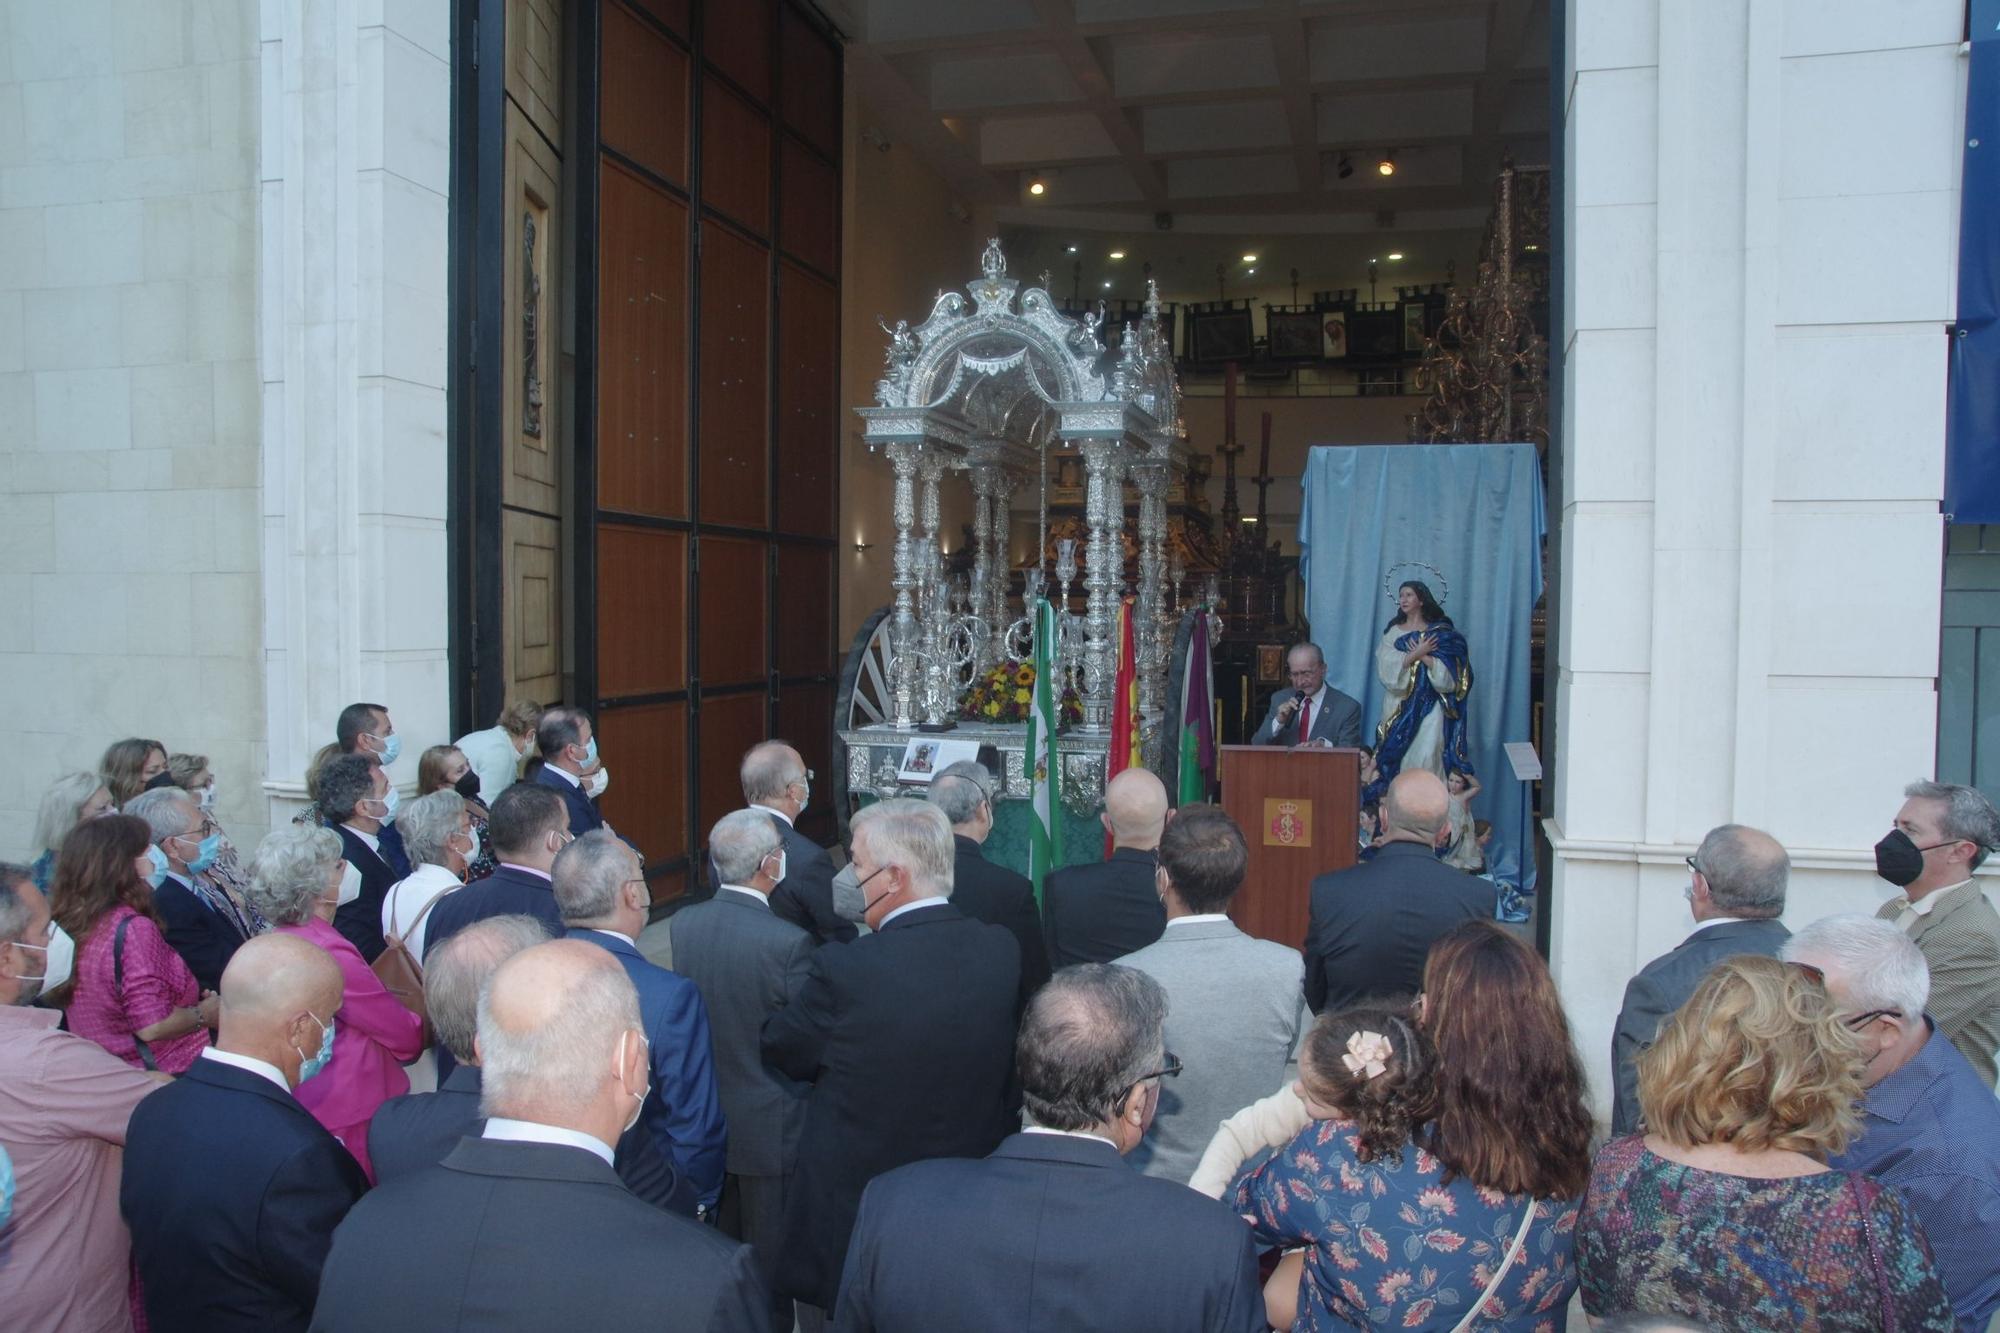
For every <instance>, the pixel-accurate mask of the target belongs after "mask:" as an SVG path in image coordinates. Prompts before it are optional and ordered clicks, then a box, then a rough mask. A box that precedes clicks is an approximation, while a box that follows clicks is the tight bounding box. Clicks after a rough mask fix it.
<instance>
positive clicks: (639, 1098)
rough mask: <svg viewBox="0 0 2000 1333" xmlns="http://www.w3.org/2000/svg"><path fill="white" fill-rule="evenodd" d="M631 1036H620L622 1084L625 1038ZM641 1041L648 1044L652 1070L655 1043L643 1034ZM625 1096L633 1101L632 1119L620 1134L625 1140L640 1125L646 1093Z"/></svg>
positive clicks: (647, 1048) (648, 1056)
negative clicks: (634, 1127) (633, 1127)
mask: <svg viewBox="0 0 2000 1333" xmlns="http://www.w3.org/2000/svg"><path fill="white" fill-rule="evenodd" d="M629 1035H631V1034H629V1033H624V1032H621V1033H619V1034H618V1077H619V1079H620V1081H621V1082H622V1081H623V1079H624V1077H625V1038H626V1037H627V1036H629ZM639 1040H640V1041H643V1042H645V1043H646V1056H647V1065H648V1067H649V1068H650V1067H651V1063H652V1054H653V1043H652V1042H651V1041H648V1040H647V1039H646V1037H645V1035H644V1034H643V1033H642V1034H641V1035H640V1037H639ZM646 1091H647V1092H650V1091H652V1089H650V1088H648V1089H647V1090H646ZM625 1095H626V1096H627V1097H630V1098H631V1099H632V1118H631V1119H629V1120H627V1121H626V1122H625V1128H624V1129H622V1130H620V1131H619V1132H618V1136H619V1137H620V1138H623V1137H624V1136H625V1135H627V1134H629V1133H631V1132H632V1126H634V1125H636V1124H638V1123H639V1117H640V1116H641V1115H642V1114H644V1113H645V1110H646V1092H627V1093H626V1094H625Z"/></svg>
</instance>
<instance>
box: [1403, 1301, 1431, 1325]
mask: <svg viewBox="0 0 2000 1333" xmlns="http://www.w3.org/2000/svg"><path fill="white" fill-rule="evenodd" d="M1436 1308H1437V1302H1436V1301H1434V1300H1432V1299H1431V1298H1430V1297H1428V1296H1426V1297H1424V1298H1423V1299H1422V1300H1420V1301H1418V1302H1416V1303H1415V1304H1413V1305H1411V1306H1410V1308H1409V1309H1407V1310H1405V1311H1403V1327H1404V1328H1415V1327H1416V1326H1417V1325H1419V1324H1421V1323H1423V1322H1424V1320H1426V1319H1428V1318H1430V1317H1431V1311H1432V1310H1434V1309H1436Z"/></svg>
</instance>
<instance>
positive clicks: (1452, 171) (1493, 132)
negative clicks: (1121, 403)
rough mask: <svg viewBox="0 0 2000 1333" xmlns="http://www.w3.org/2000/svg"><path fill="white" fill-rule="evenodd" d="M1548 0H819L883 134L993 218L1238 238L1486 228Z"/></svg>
mask: <svg viewBox="0 0 2000 1333" xmlns="http://www.w3.org/2000/svg"><path fill="white" fill-rule="evenodd" d="M1548 4H1549V0H821V7H822V8H823V9H824V10H825V11H826V12H827V14H828V15H829V17H831V18H832V19H833V20H834V22H835V23H836V24H837V25H839V26H840V27H841V28H842V29H843V30H844V31H845V32H846V33H848V35H849V36H850V37H851V38H852V39H853V40H852V43H851V45H850V46H849V48H848V77H849V79H850V81H851V82H852V83H853V84H854V86H855V87H856V88H857V89H858V91H859V93H860V96H861V98H862V101H863V104H864V107H865V110H864V116H866V117H867V118H868V121H869V124H870V126H871V128H873V129H875V130H878V131H879V132H880V133H881V134H882V135H886V136H887V137H888V138H889V139H899V140H902V141H903V142H906V143H908V144H909V145H911V146H912V147H913V148H914V149H915V150H916V151H917V152H918V153H920V154H921V155H922V156H923V157H924V158H925V159H926V160H927V161H928V162H929V163H930V165H931V166H932V167H933V169H935V170H936V171H938V172H939V173H940V174H941V175H942V176H943V177H944V178H945V179H946V180H948V181H949V182H950V183H951V184H952V185H953V187H954V188H955V189H957V190H958V191H959V192H960V193H961V194H963V195H964V196H966V197H967V198H969V199H972V200H975V201H978V202H980V203H984V204H988V205H991V206H993V207H994V208H995V209H996V213H997V216H998V218H999V220H1000V221H1002V222H1007V223H1011V224H1015V225H1045V226H1049V227H1057V228H1060V227H1077V226H1083V227H1114V228H1115V227H1134V226H1146V227H1151V226H1153V225H1154V219H1155V215H1157V214H1160V213H1170V214H1172V217H1173V226H1174V227H1175V229H1177V230H1186V231H1198V232H1228V233H1234V232H1244V231H1248V230H1256V231H1262V232H1265V233H1270V232H1282V231H1296V232H1357V231H1363V230H1373V229H1377V228H1381V227H1384V226H1391V227H1398V228H1460V227H1467V226H1473V227H1476V226H1478V225H1479V223H1480V222H1481V221H1482V220H1483V219H1484V217H1485V215H1486V210H1487V204H1488V200H1489V196H1490V190H1491V184H1492V181H1493V178H1494V175H1495V173H1496V172H1497V171H1498V170H1499V166H1500V162H1501V159H1502V157H1503V156H1504V155H1507V154H1511V155H1512V156H1513V157H1514V159H1515V160H1516V161H1517V162H1521V163H1523V164H1536V163H1544V162H1547V161H1548V157H1549V145H1548V125H1549V114H1548V78H1549V49H1548V48H1549V21H1548V13H1549V11H1548ZM1385 152H1393V154H1394V161H1395V165H1396V171H1395V174H1394V175H1393V176H1389V177H1384V176H1382V175H1380V174H1379V173H1378V171H1377V170H1376V163H1377V162H1378V160H1379V159H1380V158H1381V156H1382V155H1383V154H1384V153H1385ZM1343 154H1345V155H1346V158H1347V161H1348V162H1349V164H1350V165H1351V166H1352V172H1351V174H1348V175H1345V176H1343V175H1342V174H1341V171H1340V164H1341V158H1342V155H1343ZM1037 176H1039V177H1040V178H1041V179H1043V180H1044V181H1045V182H1046V190H1045V192H1044V193H1043V194H1042V195H1041V196H1039V197H1036V196H1033V195H1031V194H1030V193H1029V189H1028V186H1029V183H1030V181H1031V180H1032V179H1033V178H1035V177H1037Z"/></svg>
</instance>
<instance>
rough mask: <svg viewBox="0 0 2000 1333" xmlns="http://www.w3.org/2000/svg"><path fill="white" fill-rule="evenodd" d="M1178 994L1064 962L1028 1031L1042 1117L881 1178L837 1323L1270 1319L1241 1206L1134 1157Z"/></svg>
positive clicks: (1182, 1326) (904, 1329)
mask: <svg viewBox="0 0 2000 1333" xmlns="http://www.w3.org/2000/svg"><path fill="white" fill-rule="evenodd" d="M1166 1014H1167V997H1166V995H1165V993H1164V992H1163V991H1162V990H1161V989H1160V985H1159V983H1158V982H1156V981H1154V980H1153V979H1152V978H1151V977H1148V976H1146V975H1145V974H1144V973H1142V972H1138V971H1135V970H1133V969H1131V968H1124V967H1109V966H1105V965H1102V964H1085V965H1083V966H1080V967H1073V968H1065V969H1064V970H1062V971H1060V972H1058V973H1056V975H1055V978H1054V979H1053V980H1052V981H1050V982H1049V984H1048V985H1046V986H1044V987H1043V988H1042V989H1041V991H1040V992H1039V993H1038V994H1037V995H1036V996H1035V998H1034V1000H1033V1001H1032V1002H1031V1003H1030V1004H1029V1006H1028V1014H1027V1018H1026V1019H1025V1021H1023V1023H1022V1024H1021V1037H1020V1043H1019V1046H1018V1052H1019V1060H1020V1072H1021V1088H1022V1092H1023V1093H1024V1095H1025V1097H1026V1099H1027V1105H1028V1118H1029V1121H1030V1123H1029V1125H1028V1128H1027V1129H1025V1130H1024V1131H1022V1132H1021V1133H1018V1134H1015V1135H1012V1136H1011V1137H1009V1138H1008V1139H1007V1140H1006V1141H1005V1142H1003V1143H1002V1144H1000V1146H999V1147H998V1148H997V1149H995V1150H994V1152H993V1153H992V1155H991V1156H989V1157H987V1158H986V1159H985V1160H984V1161H935V1162H918V1163H916V1164H915V1165H912V1166H905V1167H903V1168H901V1169H900V1170H896V1171H891V1172H889V1173H888V1174H886V1175H883V1176H881V1177H879V1178H878V1179H877V1180H876V1181H875V1182H874V1183H873V1184H871V1185H870V1186H869V1187H868V1192H867V1193H866V1195H864V1196H863V1198H862V1202H861V1212H860V1217H859V1218H858V1220H857V1221H856V1222H855V1226H854V1243H853V1245H852V1246H850V1247H849V1249H848V1254H847V1269H846V1274H845V1276H844V1277H843V1279H842V1282H841V1289H840V1305H839V1308H838V1310H837V1312H836V1314H835V1317H834V1327H835V1328H836V1329H839V1330H843V1333H845V1331H847V1330H852V1331H853V1333H861V1331H862V1330H879V1333H931V1331H932V1330H936V1329H954V1330H986V1329H991V1330H995V1331H996V1333H997V1330H1001V1329H1044V1328H1046V1329H1058V1328H1100V1329H1103V1328H1129V1329H1147V1330H1151V1331H1153V1333H1183V1331H1184V1333H1218V1331H1225V1333H1250V1331H1251V1330H1258V1331H1259V1333H1261V1330H1263V1329H1264V1328H1265V1326H1266V1325H1265V1319H1264V1293H1263V1288H1262V1286H1261V1285H1260V1283H1259V1282H1258V1278H1257V1258H1256V1251H1255V1248H1254V1246H1253V1245H1252V1243H1251V1238H1250V1229H1249V1227H1247V1226H1246V1225H1244V1223H1243V1219H1241V1218H1239V1217H1237V1216H1235V1215H1234V1214H1233V1213H1231V1212H1230V1211H1229V1210H1228V1209H1227V1208H1224V1207H1223V1206H1222V1205H1221V1204H1220V1203H1217V1202H1216V1201H1215V1200H1213V1199H1209V1198H1207V1197H1205V1196H1203V1195H1200V1194H1197V1193H1195V1192H1194V1191H1193V1190H1191V1189H1188V1188H1187V1187H1186V1186H1184V1185H1178V1184H1174V1183H1171V1182H1169V1181H1165V1180H1156V1179H1152V1178H1150V1177H1147V1176H1144V1175H1141V1174H1140V1173H1139V1172H1137V1171H1134V1170H1132V1169H1131V1168H1130V1167H1129V1166H1127V1165H1126V1164H1125V1162H1123V1161H1121V1160H1120V1157H1121V1155H1123V1154H1126V1153H1130V1152H1131V1151H1132V1150H1133V1149H1134V1148H1135V1147H1136V1146H1138V1144H1139V1143H1140V1142H1141V1141H1142V1140H1143V1139H1144V1138H1145V1136H1146V1127H1147V1124H1148V1123H1149V1122H1150V1121H1151V1120H1152V1118H1153V1114H1154V1111H1153V1108H1154V1106H1155V1104H1156V1103H1157V1101H1158V1099H1159V1097H1160V1089H1161V1080H1162V1079H1163V1078H1167V1077H1172V1076H1173V1075H1175V1074H1178V1073H1180V1061H1179V1060H1178V1059H1177V1058H1176V1057H1175V1055H1173V1054H1172V1053H1170V1052H1169V1051H1168V1050H1167V1049H1166V1046H1165V1042H1164V1040H1163V1034H1162V1027H1163V1020H1164V1019H1165V1018H1166Z"/></svg>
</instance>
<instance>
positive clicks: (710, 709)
mask: <svg viewBox="0 0 2000 1333" xmlns="http://www.w3.org/2000/svg"><path fill="white" fill-rule="evenodd" d="M765 705H766V696H765V694H764V692H763V691H762V690H759V691H757V692H756V693H755V694H730V695H724V696H723V697H721V698H719V699H718V698H711V697H707V696H704V697H703V699H702V701H701V754H700V756H699V760H698V767H697V771H696V774H695V781H696V782H697V784H698V786H699V791H700V793H701V799H700V801H699V803H698V808H697V813H696V815H695V826H696V839H695V841H696V842H697V843H698V844H699V845H700V846H703V847H706V846H707V845H708V831H709V830H710V829H712V828H714V827H715V821H716V820H718V819H720V818H722V817H723V816H724V815H726V814H728V813H729V812H730V811H731V810H741V809H742V808H743V783H742V779H741V778H740V777H739V776H738V770H739V769H740V768H741V767H742V764H743V752H744V751H745V750H748V749H749V748H750V747H751V746H753V745H755V744H756V743H757V742H759V741H761V740H764V739H766V738H767V736H768V733H767V732H766V731H765V729H764V727H765Z"/></svg>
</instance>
